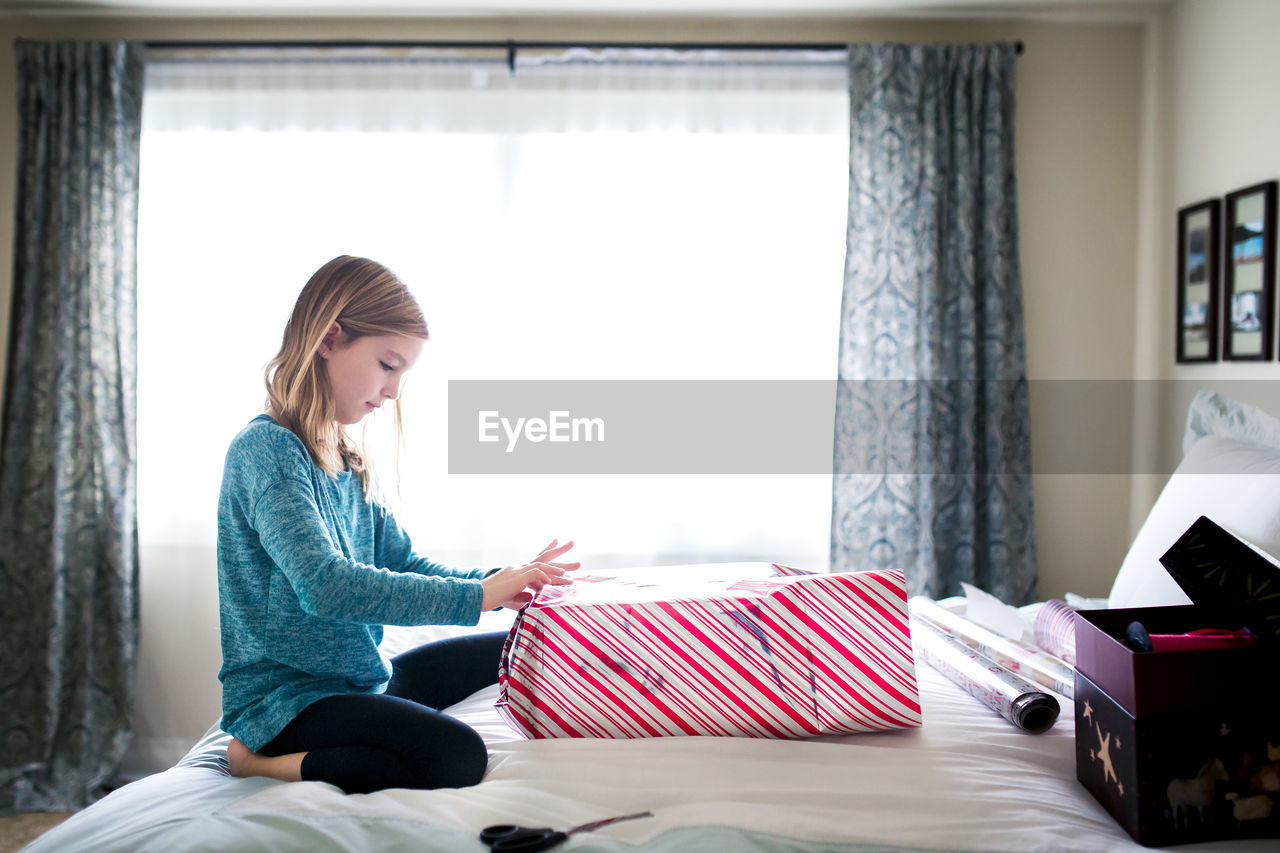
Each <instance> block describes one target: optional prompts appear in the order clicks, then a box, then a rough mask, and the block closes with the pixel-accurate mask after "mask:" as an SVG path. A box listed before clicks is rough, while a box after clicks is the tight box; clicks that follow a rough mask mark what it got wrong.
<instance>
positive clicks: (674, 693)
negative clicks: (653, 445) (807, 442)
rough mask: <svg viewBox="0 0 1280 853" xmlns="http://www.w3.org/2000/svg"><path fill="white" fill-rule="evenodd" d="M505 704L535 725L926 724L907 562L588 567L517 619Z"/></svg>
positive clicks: (705, 731)
mask: <svg viewBox="0 0 1280 853" xmlns="http://www.w3.org/2000/svg"><path fill="white" fill-rule="evenodd" d="M499 684H500V694H499V700H498V709H499V711H500V712H501V713H502V714H503V716H505V717H506V719H507V720H508V721H509V722H510V723H511V725H512V726H513V727H514V728H515V729H517V730H518V731H520V732H522V733H524V735H525V736H527V737H533V738H549V737H607V738H631V737H660V736H670V735H734V736H747V737H775V738H797V737H809V736H813V735H830V734H842V733H849V732H864V731H874V730H879V729H892V728H903V727H913V726H919V725H920V701H919V693H918V691H917V688H916V678H915V665H914V660H913V658H912V654H911V635H910V631H909V628H908V620H907V596H906V585H905V583H904V580H903V576H902V573H901V572H896V571H883V572H854V573H844V574H822V575H818V574H807V573H800V572H798V571H797V570H795V569H788V568H786V567H783V566H777V565H773V564H770V563H721V564H711V565H698V566H664V567H658V568H646V569H624V570H617V571H610V572H596V573H585V572H584V573H580V574H578V575H576V576H575V582H574V584H573V585H572V586H569V587H547V588H546V589H544V590H543V591H542V592H541V593H539V594H538V596H537V597H536V598H535V600H534V601H533V602H532V603H531V604H529V605H528V606H527V607H525V608H524V609H523V610H522V611H521V612H520V614H519V615H518V616H517V618H516V622H515V625H514V626H513V627H512V629H511V634H510V636H509V637H508V638H507V647H506V649H505V651H504V653H503V662H502V669H501V672H500V676H499Z"/></svg>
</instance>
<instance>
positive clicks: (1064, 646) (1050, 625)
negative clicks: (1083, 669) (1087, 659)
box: [1035, 598, 1076, 666]
mask: <svg viewBox="0 0 1280 853" xmlns="http://www.w3.org/2000/svg"><path fill="white" fill-rule="evenodd" d="M1035 630H1036V645H1037V646H1039V647H1040V648H1042V649H1044V650H1045V651H1046V652H1048V653H1049V654H1051V655H1057V656H1058V657H1060V658H1062V659H1063V660H1064V661H1066V662H1067V663H1069V664H1071V665H1072V666H1075V662H1076V612H1075V610H1073V609H1072V608H1071V607H1069V606H1068V605H1067V603H1066V602H1065V601H1059V600H1058V599H1056V598H1051V599H1049V600H1048V601H1046V602H1045V603H1044V605H1043V606H1041V608H1040V612H1039V613H1037V614H1036V625H1035Z"/></svg>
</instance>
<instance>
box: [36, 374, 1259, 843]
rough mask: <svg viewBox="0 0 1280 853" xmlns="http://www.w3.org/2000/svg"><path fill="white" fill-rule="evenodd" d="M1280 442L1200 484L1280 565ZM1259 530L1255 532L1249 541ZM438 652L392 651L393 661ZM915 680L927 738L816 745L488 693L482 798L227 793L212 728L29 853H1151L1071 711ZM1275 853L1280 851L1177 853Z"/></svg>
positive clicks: (478, 698)
mask: <svg viewBox="0 0 1280 853" xmlns="http://www.w3.org/2000/svg"><path fill="white" fill-rule="evenodd" d="M1197 404H1198V405H1207V406H1209V407H1210V408H1212V406H1213V405H1219V407H1221V406H1220V403H1218V402H1216V398H1215V399H1206V400H1203V401H1202V400H1201V399H1200V398H1197ZM1194 412H1195V409H1194V406H1193V414H1194ZM1192 420H1193V422H1195V418H1194V417H1193V419H1192ZM1208 420H1209V421H1213V420H1214V419H1213V418H1211V417H1210V418H1208ZM1229 420H1230V418H1226V419H1225V420H1224V419H1222V418H1219V419H1217V421H1216V423H1219V424H1221V423H1225V422H1226V421H1229ZM1202 421H1204V419H1203V418H1202ZM1272 422H1273V423H1274V425H1275V428H1276V435H1275V436H1273V437H1272V438H1274V439H1275V440H1274V441H1271V440H1270V439H1268V441H1269V444H1270V446H1269V448H1268V447H1266V446H1263V445H1261V444H1258V443H1257V442H1258V439H1257V438H1251V437H1247V436H1246V437H1245V438H1243V439H1241V441H1240V446H1239V447H1235V446H1233V447H1227V448H1223V447H1221V446H1219V445H1220V444H1221V442H1219V443H1218V444H1215V445H1213V447H1211V448H1210V450H1212V451H1213V454H1215V455H1214V457H1213V458H1214V459H1216V460H1218V461H1216V462H1214V463H1213V466H1216V467H1210V468H1209V469H1208V470H1206V471H1198V473H1199V474H1205V473H1211V474H1223V473H1226V472H1224V471H1223V470H1222V467H1221V465H1222V463H1221V460H1222V459H1223V458H1224V457H1223V455H1222V454H1223V453H1227V454H1228V455H1230V453H1236V454H1237V455H1238V454H1239V453H1241V452H1243V453H1245V455H1246V456H1248V460H1247V464H1248V465H1250V466H1254V467H1251V468H1250V469H1249V472H1251V473H1258V474H1260V477H1261V478H1260V480H1259V481H1258V482H1256V483H1254V485H1256V486H1257V488H1258V490H1259V492H1258V494H1267V495H1270V496H1271V497H1270V499H1269V507H1261V508H1260V507H1259V501H1258V499H1257V497H1256V496H1255V497H1253V498H1249V496H1248V495H1245V496H1244V497H1241V493H1242V491H1244V492H1247V491H1248V488H1246V486H1247V485H1248V484H1246V483H1245V481H1243V480H1241V479H1240V478H1239V477H1237V476H1231V477H1227V478H1225V480H1226V481H1225V482H1224V483H1223V484H1222V488H1223V489H1225V490H1228V491H1229V492H1230V495H1231V496H1232V497H1231V498H1230V500H1232V501H1237V502H1239V505H1240V509H1239V511H1238V515H1236V516H1235V517H1233V518H1222V516H1221V514H1218V520H1220V523H1224V524H1225V526H1228V527H1230V528H1231V529H1233V532H1236V533H1238V534H1241V535H1245V536H1246V537H1247V538H1251V539H1253V541H1255V542H1258V544H1261V545H1263V546H1264V547H1265V548H1267V549H1268V550H1271V551H1272V552H1273V553H1274V552H1275V551H1276V550H1280V513H1277V512H1276V511H1275V504H1276V501H1277V497H1276V496H1278V495H1280V488H1277V483H1278V482H1280V480H1277V477H1280V450H1276V449H1275V448H1280V422H1274V420H1273V421H1272ZM1197 429H1199V427H1197ZM1228 431H1229V430H1228ZM1211 434H1212V435H1214V436H1215V437H1216V438H1222V437H1223V434H1222V433H1221V432H1220V431H1218V430H1217V428H1216V427H1210V428H1208V432H1206V433H1205V435H1206V436H1207V435H1211ZM1202 437H1203V436H1202ZM1231 440H1232V441H1236V439H1235V438H1232V439H1231ZM1191 445H1194V446H1195V447H1200V446H1202V445H1201V444H1200V443H1197V442H1191ZM1189 449H1194V447H1190V446H1189ZM1203 456H1204V454H1203V453H1201V454H1200V456H1199V457H1197V456H1196V454H1195V453H1188V455H1187V460H1186V461H1184V465H1201V466H1204V465H1207V464H1209V463H1207V462H1206V461H1205V459H1204V458H1202V457H1203ZM1258 465H1262V468H1260V469H1259V468H1258V467H1256V466H1258ZM1179 470H1180V471H1182V470H1183V469H1181V468H1180V469H1179ZM1190 470H1191V469H1190V468H1188V471H1187V472H1189V471H1190ZM1187 472H1183V473H1187ZM1251 482H1252V481H1251ZM1208 483H1209V481H1208V480H1206V479H1204V478H1198V479H1196V480H1195V481H1194V482H1193V483H1190V484H1188V483H1187V482H1186V481H1185V478H1183V480H1179V477H1178V476H1177V475H1175V477H1174V478H1173V480H1172V481H1171V482H1170V484H1169V486H1168V487H1166V489H1165V492H1164V493H1163V494H1162V495H1161V499H1160V501H1159V502H1158V503H1157V505H1156V507H1155V509H1154V510H1153V511H1152V515H1151V517H1149V518H1148V521H1147V524H1146V525H1145V526H1144V528H1143V530H1142V532H1141V533H1140V534H1139V536H1138V539H1137V540H1136V541H1135V543H1134V546H1133V549H1132V550H1131V552H1130V554H1129V557H1128V558H1127V559H1126V561H1125V565H1124V567H1123V568H1122V570H1121V573H1120V577H1119V578H1117V583H1116V587H1115V589H1113V597H1120V598H1123V599H1124V603H1125V604H1132V603H1134V601H1135V600H1139V599H1141V596H1142V594H1143V593H1142V590H1143V589H1144V588H1146V587H1147V586H1149V583H1148V577H1147V576H1149V575H1152V574H1154V573H1156V572H1159V571H1161V570H1160V569H1159V567H1158V563H1156V564H1155V565H1154V566H1153V565H1152V563H1153V561H1154V559H1155V556H1156V552H1157V551H1158V549H1159V543H1160V541H1161V540H1162V539H1164V538H1165V537H1167V535H1168V531H1169V530H1175V529H1176V528H1177V527H1178V525H1179V524H1181V523H1182V521H1181V519H1182V516H1183V515H1184V514H1185V513H1189V512H1195V511H1197V504H1198V505H1200V508H1201V509H1204V508H1205V507H1204V503H1205V502H1206V501H1208V502H1210V503H1212V505H1213V506H1219V505H1220V504H1219V502H1218V500H1219V498H1218V497H1215V495H1214V493H1213V490H1212V489H1211V488H1209V487H1208V485H1207V484H1208ZM1222 500H1227V498H1222ZM1254 517H1256V518H1257V519H1258V521H1257V525H1255V526H1254V527H1251V526H1250V525H1251V524H1252V523H1253V522H1251V521H1250V519H1251V518H1254ZM1193 518H1194V516H1192V519H1193ZM1189 523H1190V522H1189V521H1188V522H1187V524H1189ZM1258 525H1260V526H1258ZM1181 529H1185V525H1184V526H1183V527H1182V528H1181ZM1181 529H1178V530H1177V532H1181ZM1175 535H1176V534H1175ZM1267 537H1271V539H1270V540H1268V538H1267ZM1174 592H1176V588H1175V590H1174ZM1161 594H1163V593H1161ZM1169 594H1170V595H1172V594H1173V593H1169ZM1116 603H1117V602H1115V601H1113V604H1116ZM1150 603H1160V602H1150ZM1169 603H1174V602H1169ZM496 618H500V616H499V614H487V615H486V617H485V620H484V621H483V624H482V626H481V627H482V628H487V629H492V628H495V627H501V626H502V623H501V622H500V621H495V619H496ZM428 636H432V634H429V633H423V632H418V633H407V632H390V633H389V635H388V641H387V642H388V643H389V644H390V645H389V647H388V651H389V652H392V653H394V652H396V651H399V650H400V649H402V648H404V647H407V646H408V645H410V644H412V643H414V642H417V641H420V640H422V639H425V638H427V637H428ZM917 677H918V680H919V685H920V691H921V701H922V707H923V714H924V725H923V727H922V728H920V729H914V730H903V731H893V732H883V733H874V734H858V735H848V736H842V737H832V738H823V739H814V740H806V741H795V740H790V741H784V740H758V739H750V738H659V739H645V740H585V739H584V740H538V741H530V740H524V739H523V738H521V737H520V736H519V735H517V734H516V733H515V732H514V731H512V730H511V729H510V728H509V727H508V725H507V724H506V722H505V721H504V720H503V719H502V718H501V717H500V716H499V715H498V713H497V711H496V710H495V709H494V707H493V703H494V700H495V699H496V697H497V688H496V687H492V688H489V689H487V690H484V691H481V692H480V693H477V694H476V695H474V696H472V697H470V698H469V699H468V700H467V701H465V702H463V703H461V704H459V705H457V706H455V707H454V708H453V709H452V711H453V713H455V714H456V715H457V716H458V717H460V718H461V719H462V720H464V721H466V722H467V723H469V724H470V725H472V726H473V727H475V728H476V729H477V730H478V731H480V733H481V734H482V735H483V736H484V738H485V741H486V742H487V743H488V744H489V748H490V761H489V770H488V773H487V775H486V777H485V779H484V781H483V782H482V783H481V784H479V785H477V786H475V787H473V788H468V789H461V790H439V791H410V790H403V789H400V790H389V791H382V792H379V793H375V794H367V795H357V796H345V795H343V794H342V793H341V792H340V791H339V790H338V789H337V788H335V787H332V786H329V785H326V784H323V783H318V782H306V783H294V784H285V783H279V782H274V781H271V780H266V779H235V778H232V777H231V776H229V775H228V773H227V770H226V760H225V752H226V744H227V740H228V736H227V735H225V734H224V733H222V732H220V731H218V730H217V729H216V727H215V728H214V729H211V730H210V732H209V733H208V734H207V735H206V736H205V737H204V738H203V739H201V740H200V742H199V743H197V744H196V745H195V747H193V748H192V750H191V752H190V753H189V754H188V755H187V756H186V758H184V759H183V760H182V761H181V762H180V763H179V764H178V765H177V766H176V767H173V768H171V769H169V770H167V771H165V772H163V773H159V774H156V775H154V776H150V777H147V778H145V779H142V780H140V781H138V782H135V783H133V784H131V785H128V786H125V787H124V788H121V789H120V790H118V791H116V792H115V793H113V794H111V795H110V796H108V797H106V798H105V799H103V800H102V801H100V802H99V803H97V804H95V805H94V806H92V807H90V808H88V809H86V810H85V811H83V812H81V813H79V814H77V815H76V816H74V817H72V818H71V819H70V820H68V821H66V822H65V823H63V824H62V825H61V826H59V827H57V828H56V829H54V830H53V831H52V832H50V833H48V834H46V835H45V836H43V837H42V838H40V839H38V840H37V841H36V842H34V843H33V844H32V845H31V846H30V847H29V848H27V849H28V850H29V851H31V853H44V851H68V850H93V851H126V850H127V851H166V853H168V851H188V850H237V851H253V850H262V851H306V853H326V851H339V850H370V849H378V850H399V849H404V850H409V849H413V850H433V851H468V850H474V851H483V850H485V849H486V848H485V847H484V845H482V844H481V843H480V841H479V840H478V838H477V835H478V833H479V831H480V830H481V829H482V828H483V827H485V826H488V825H490V824H495V823H519V824H524V825H527V826H553V827H558V828H564V827H569V826H574V825H576V824H580V823H585V822H588V821H592V820H596V819H599V818H604V817H608V816H612V815H621V814H627V813H630V812H637V811H644V810H649V811H652V812H653V814H654V816H653V817H652V818H649V819H644V820H637V821H631V822H627V823H621V824H618V825H615V826H611V827H608V828H606V829H603V830H601V831H599V832H597V833H593V834H589V835H577V836H574V837H572V838H571V839H569V841H568V843H567V844H566V845H565V848H564V849H569V850H582V851H586V850H628V849H635V848H637V847H639V848H642V849H646V850H658V851H691V850H693V851H700V850H708V851H721V850H728V851H783V850H786V851H793V850H801V851H825V850H846V851H873V850H948V851H960V850H964V851H970V850H973V851H976V850H983V851H1065V850H1070V851H1124V850H1144V849H1146V848H1143V847H1141V846H1139V845H1138V844H1136V843H1135V842H1133V841H1132V840H1130V838H1129V836H1128V835H1126V834H1125V832H1124V831H1123V830H1122V829H1121V828H1120V826H1119V825H1118V824H1116V823H1115V822H1114V821H1113V820H1112V819H1111V817H1110V816H1109V815H1108V814H1107V813H1106V812H1105V811H1104V810H1103V809H1102V807H1101V806H1100V805H1098V803H1096V802H1095V801H1094V800H1093V798H1092V797H1091V796H1090V795H1089V794H1088V792H1087V791H1085V789H1084V788H1083V787H1082V786H1081V785H1080V784H1079V783H1078V782H1077V781H1076V778H1075V752H1074V742H1073V736H1074V732H1073V720H1074V714H1073V712H1072V705H1071V703H1070V701H1069V700H1067V699H1065V698H1061V697H1059V701H1060V702H1061V703H1062V714H1061V715H1060V717H1059V719H1058V722H1057V724H1056V725H1055V726H1054V727H1053V728H1052V729H1050V730H1049V731H1048V732H1046V733H1044V734H1041V735H1030V734H1026V733H1024V732H1022V731H1020V730H1018V729H1016V728H1014V727H1013V726H1011V725H1010V724H1009V723H1007V722H1006V721H1005V720H1004V719H1002V718H1001V717H999V716H997V715H996V714H995V713H994V712H992V711H990V710H989V709H987V708H986V707H985V706H983V705H981V704H979V703H978V702H977V701H976V700H974V699H973V698H971V697H970V696H968V695H967V694H966V693H964V692H962V691H961V690H959V689H958V688H956V687H955V686H954V685H952V684H951V683H950V682H948V681H946V680H945V679H944V678H943V677H941V676H940V675H939V674H938V673H937V672H935V671H934V670H932V669H931V668H929V667H928V666H926V665H924V664H917ZM1276 847H1277V842H1276V840H1274V839H1272V840H1257V841H1238V842H1232V843H1221V842H1219V843H1210V844H1199V845H1186V846H1182V847H1179V848H1177V849H1179V850H1186V851H1188V853H1190V851H1197V850H1215V851H1254V850H1256V851H1262V850H1275V849H1276Z"/></svg>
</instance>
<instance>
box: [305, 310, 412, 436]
mask: <svg viewBox="0 0 1280 853" xmlns="http://www.w3.org/2000/svg"><path fill="white" fill-rule="evenodd" d="M336 325H337V324H335V327H336ZM330 341H332V342H330ZM422 344H423V342H422V341H421V340H419V339H418V338H406V337H401V336H399V335H370V336H367V337H362V338H356V339H355V340H354V341H346V340H344V337H343V336H342V335H330V336H326V338H325V343H323V344H321V346H320V357H321V358H323V359H324V360H325V369H326V370H327V371H328V373H329V386H330V388H332V389H333V402H334V408H335V409H336V412H337V420H338V423H340V424H344V425H347V426H349V425H351V424H356V423H359V422H360V421H362V420H364V418H365V416H366V415H368V414H369V413H370V412H372V411H373V410H375V409H377V408H378V407H380V406H381V405H382V404H383V403H385V402H386V401H387V400H394V399H396V397H398V396H400V383H401V381H403V379H404V375H405V374H406V373H407V372H408V371H409V369H410V368H412V367H413V365H414V363H415V362H416V361H417V360H418V356H420V355H421V354H422Z"/></svg>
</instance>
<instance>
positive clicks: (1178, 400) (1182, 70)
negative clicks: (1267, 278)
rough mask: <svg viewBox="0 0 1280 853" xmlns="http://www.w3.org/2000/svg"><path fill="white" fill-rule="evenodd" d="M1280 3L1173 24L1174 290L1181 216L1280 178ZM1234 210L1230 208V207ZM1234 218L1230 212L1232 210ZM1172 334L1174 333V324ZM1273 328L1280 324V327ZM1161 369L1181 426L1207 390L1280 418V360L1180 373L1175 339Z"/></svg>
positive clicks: (1181, 15)
mask: <svg viewBox="0 0 1280 853" xmlns="http://www.w3.org/2000/svg"><path fill="white" fill-rule="evenodd" d="M1277 32H1280V3H1276V2H1274V0H1179V2H1178V3H1177V4H1176V5H1175V6H1174V7H1173V10H1172V14H1171V16H1170V20H1169V37H1168V48H1167V56H1168V68H1167V75H1166V79H1167V81H1168V86H1169V89H1170V95H1169V102H1170V105H1171V108H1170V113H1169V127H1168V130H1169V133H1168V157H1169V172H1170V180H1169V187H1170V192H1169V198H1168V199H1167V206H1166V209H1165V221H1166V222H1167V233H1168V235H1169V237H1168V241H1167V243H1166V250H1165V252H1164V257H1165V262H1166V264H1167V266H1166V267H1165V271H1164V272H1165V276H1164V277H1165V279H1166V280H1167V281H1169V282H1173V280H1174V279H1175V277H1176V275H1177V272H1176V268H1175V266H1174V261H1175V252H1174V250H1173V247H1174V243H1173V240H1174V235H1175V233H1176V225H1175V223H1176V215H1177V209H1178V208H1180V207H1184V206H1186V205H1188V204H1194V203H1196V202H1199V201H1203V200H1204V199H1208V198H1223V197H1224V196H1226V194H1227V193H1230V192H1232V191H1234V190H1237V189H1241V188H1243V187H1247V186H1251V185H1253V184H1257V183H1261V182H1262V181H1273V180H1277V179H1280V90H1277V88H1276V86H1275V85H1274V83H1273V81H1275V80H1277V79H1280V52H1278V51H1277V50H1276V47H1275V38H1274V36H1275V34H1276V33H1277ZM1224 203H1225V202H1224ZM1224 213H1225V207H1224ZM1175 294H1176V291H1175V290H1174V288H1173V287H1172V286H1170V287H1167V288H1164V289H1163V290H1162V291H1161V293H1160V296H1161V297H1162V299H1161V301H1160V302H1159V303H1158V304H1153V305H1152V306H1151V308H1152V311H1151V313H1150V316H1148V314H1147V312H1145V311H1144V312H1143V316H1142V317H1141V318H1140V319H1141V320H1142V321H1144V322H1146V321H1150V322H1152V323H1154V324H1157V325H1158V324H1159V323H1160V320H1161V319H1162V318H1172V317H1173V316H1174V314H1175V312H1176V308H1175V304H1176V303H1175V301H1174V299H1175ZM1164 325H1165V327H1166V328H1167V326H1168V324H1167V323H1166V324H1164ZM1272 326H1273V328H1274V327H1275V323H1274V321H1273V323H1272ZM1160 344H1161V346H1160V351H1159V359H1160V363H1161V364H1163V365H1166V373H1165V374H1164V376H1165V377H1166V378H1172V379H1176V380H1178V381H1177V382H1176V383H1171V384H1170V386H1169V390H1168V392H1167V393H1166V394H1164V395H1163V399H1164V411H1165V412H1166V414H1167V416H1168V417H1170V418H1174V419H1177V418H1179V417H1181V416H1182V414H1181V413H1185V411H1186V402H1187V400H1188V399H1189V397H1190V396H1191V395H1192V394H1193V393H1194V390H1195V389H1196V388H1197V387H1199V386H1202V385H1204V386H1210V387H1214V388H1218V389H1220V390H1222V392H1223V393H1225V394H1230V395H1234V396H1236V397H1240V398H1244V399H1245V400H1246V401H1247V402H1251V403H1255V404H1257V405H1259V406H1262V407H1263V408H1264V409H1266V410H1267V411H1270V412H1271V413H1272V414H1276V415H1280V382H1275V381H1274V380H1276V379H1280V361H1276V360H1274V357H1273V360H1272V361H1270V362H1266V363H1261V362H1259V363H1250V362H1219V363H1217V364H1211V365H1175V363H1174V338H1173V336H1172V335H1171V334H1164V335H1163V336H1161V338H1160ZM1175 432H1176V433H1177V434H1175V435H1173V436H1169V437H1166V441H1165V444H1164V446H1163V452H1164V453H1165V454H1166V458H1176V455H1177V454H1178V453H1179V447H1178V442H1179V440H1180V437H1181V433H1180V429H1179V430H1178V431H1175Z"/></svg>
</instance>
